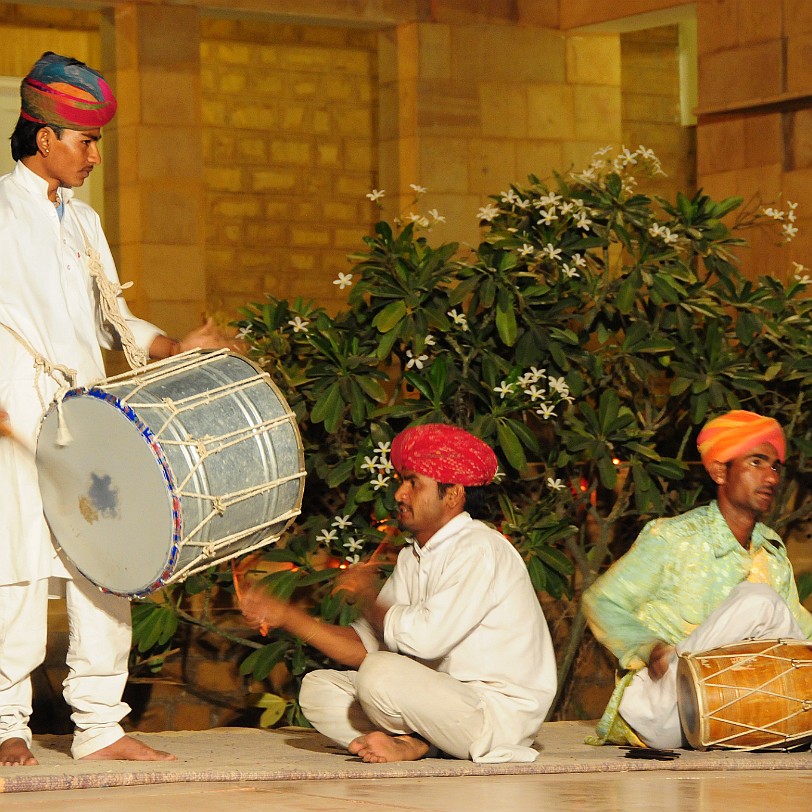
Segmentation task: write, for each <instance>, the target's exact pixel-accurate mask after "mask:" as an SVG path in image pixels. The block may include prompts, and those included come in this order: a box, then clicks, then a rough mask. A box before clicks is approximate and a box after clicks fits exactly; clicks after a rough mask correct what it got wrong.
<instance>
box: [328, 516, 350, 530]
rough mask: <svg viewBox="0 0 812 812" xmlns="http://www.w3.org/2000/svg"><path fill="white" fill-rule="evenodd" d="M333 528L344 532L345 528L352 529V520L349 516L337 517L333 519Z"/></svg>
mask: <svg viewBox="0 0 812 812" xmlns="http://www.w3.org/2000/svg"><path fill="white" fill-rule="evenodd" d="M332 526H333V527H337V528H338V529H339V530H343V529H344V528H345V527H352V520H351V519H350V517H349V516H336V517H335V519H333V523H332Z"/></svg>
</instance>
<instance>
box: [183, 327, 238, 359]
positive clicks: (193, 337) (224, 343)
mask: <svg viewBox="0 0 812 812" xmlns="http://www.w3.org/2000/svg"><path fill="white" fill-rule="evenodd" d="M222 349H226V350H232V351H233V352H239V353H246V352H247V351H248V344H247V343H246V342H245V341H242V340H240V339H238V338H236V337H234V336H230V335H228V334H227V333H226V332H224V331H223V330H222V329H220V327H218V326H217V325H216V324H215V323H214V319H211V318H209V319H207V320H206V323H205V324H204V325H203V326H201V327H198V328H197V329H196V330H192V331H191V332H190V333H188V334H187V335H186V336H184V337H183V338H182V339H181V340H180V347H179V351H180V352H187V351H189V350H222Z"/></svg>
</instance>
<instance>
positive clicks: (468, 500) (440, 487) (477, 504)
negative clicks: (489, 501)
mask: <svg viewBox="0 0 812 812" xmlns="http://www.w3.org/2000/svg"><path fill="white" fill-rule="evenodd" d="M452 484H453V483H451V482H438V483H437V491H438V492H439V494H440V496H441V497H442V496H444V495H445V492H446V491H447V490H448V489H449V488H450V487H451V486H452ZM464 489H465V510H467V511H468V513H470V514H471V518H472V519H484V518H486V516H487V510H486V507H485V486H484V485H468V486H464Z"/></svg>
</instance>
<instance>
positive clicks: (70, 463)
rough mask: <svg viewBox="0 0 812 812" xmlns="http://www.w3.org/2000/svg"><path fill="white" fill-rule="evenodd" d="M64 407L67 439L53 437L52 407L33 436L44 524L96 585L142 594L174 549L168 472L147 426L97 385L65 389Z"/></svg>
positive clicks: (55, 425)
mask: <svg viewBox="0 0 812 812" xmlns="http://www.w3.org/2000/svg"><path fill="white" fill-rule="evenodd" d="M63 411H64V415H65V421H66V424H67V427H68V430H69V432H70V434H71V436H72V441H71V443H70V444H68V445H66V446H61V447H60V446H58V445H57V443H56V436H57V428H58V414H57V410H56V409H55V408H51V410H50V411H49V412H48V414H47V415H46V416H45V418H44V420H43V423H42V428H41V431H40V436H39V440H38V443H37V469H38V471H39V482H40V491H41V493H42V502H43V507H44V510H45V516H46V518H47V519H48V523H49V525H50V527H51V531H52V532H53V534H54V536H55V537H56V540H57V542H58V543H59V545H60V546H61V547H62V548H63V549H64V551H65V553H66V554H67V556H68V558H70V560H71V561H72V562H73V563H74V564H75V565H76V567H77V568H78V569H79V570H80V571H81V572H82V573H83V574H84V575H85V576H87V578H89V579H90V580H91V581H93V583H95V584H96V585H97V586H100V587H102V588H103V589H105V590H107V591H109V592H114V593H117V594H120V595H126V596H128V597H132V596H136V595H140V594H144V593H146V592H148V591H150V590H151V588H152V587H153V585H154V584H155V582H156V581H158V579H159V578H160V577H161V575H162V573H163V572H164V571H165V570H166V569H167V567H169V566H171V565H172V564H173V563H174V561H173V559H174V557H175V556H176V555H177V543H176V542H177V538H178V537H179V535H180V533H179V527H178V526H177V525H178V523H179V521H180V519H179V516H178V513H177V510H173V499H172V485H171V480H170V476H171V475H170V473H169V471H168V469H167V468H166V466H165V465H163V464H162V461H161V458H160V454H159V452H158V451H157V450H156V449H155V448H153V446H152V445H151V443H150V437H149V432H148V430H146V429H145V427H144V426H143V425H141V424H140V422H139V421H138V420H137V418H136V417H135V415H134V414H133V413H132V412H131V410H129V409H128V408H127V407H126V406H123V405H122V404H120V403H119V402H118V401H117V400H116V399H115V398H111V397H109V396H105V395H104V394H103V393H101V392H98V390H90V392H85V393H81V392H80V393H78V394H77V393H71V395H70V396H68V397H66V398H65V400H64V402H63ZM145 506H148V509H145Z"/></svg>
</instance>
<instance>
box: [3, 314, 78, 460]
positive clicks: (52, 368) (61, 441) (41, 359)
mask: <svg viewBox="0 0 812 812" xmlns="http://www.w3.org/2000/svg"><path fill="white" fill-rule="evenodd" d="M0 325H2V326H3V327H5V328H6V330H8V332H9V333H11V335H12V336H13V337H14V338H16V339H17V341H19V342H20V344H22V346H23V348H24V349H25V351H26V352H27V353H28V354H29V355H30V356H31V357H32V358H33V359H34V369H35V370H36V372H35V375H34V389H36V391H37V397H38V398H39V403H40V406H41V407H42V412H43V414H44V413H45V409H46V407H47V404H46V403H45V399H44V398H43V397H42V392H40V388H39V379H40V377H41V376H42V374H43V373H45V374H46V375H48V376H49V377H50V378H52V379H53V380H54V382H55V383H56V384H57V387H58V388H57V390H56V393H55V394H54V402H55V403H56V411H57V431H56V444H57V445H58V446H66V445H70V443H71V441H72V439H73V438H72V437H71V434H70V431H69V430H68V426H67V423H66V422H65V414H64V411H63V409H62V401H63V400H64V398H65V395H66V394H67V393H68V392H69V391H70V390H71V389H73V388H75V386H76V378H77V376H78V373H77V371H76V370H75V369H71V367H69V366H65V364H54V363H53V362H52V361H50V360H48V358H47V357H46V356H45V355H43V354H42V353H41V352H37V350H35V349H34V348H33V347H32V346H31V344H30V343H29V342H28V341H26V340H25V339H24V338H23V337H22V336H21V335H20V334H19V333H18V332H17V331H16V330H15V329H14V328H13V327H9V325H8V324H6V323H5V322H0ZM57 374H58V375H59V376H61V379H62V380H61V381H60V379H59V378H58V377H57Z"/></svg>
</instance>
